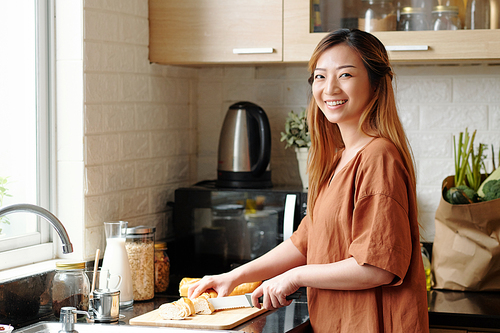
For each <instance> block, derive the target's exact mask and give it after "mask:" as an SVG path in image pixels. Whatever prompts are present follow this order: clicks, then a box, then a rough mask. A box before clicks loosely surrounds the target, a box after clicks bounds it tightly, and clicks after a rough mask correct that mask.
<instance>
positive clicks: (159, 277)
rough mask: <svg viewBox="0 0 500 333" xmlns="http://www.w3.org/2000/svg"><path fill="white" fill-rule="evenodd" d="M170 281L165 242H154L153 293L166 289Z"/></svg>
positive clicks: (162, 291) (168, 260)
mask: <svg viewBox="0 0 500 333" xmlns="http://www.w3.org/2000/svg"><path fill="white" fill-rule="evenodd" d="M169 283H170V259H169V257H168V254H167V242H157V243H155V293H164V292H165V291H167V288H168V285H169Z"/></svg>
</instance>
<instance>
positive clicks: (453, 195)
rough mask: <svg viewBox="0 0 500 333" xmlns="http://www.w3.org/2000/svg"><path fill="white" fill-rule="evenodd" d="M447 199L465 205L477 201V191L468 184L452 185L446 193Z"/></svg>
mask: <svg viewBox="0 0 500 333" xmlns="http://www.w3.org/2000/svg"><path fill="white" fill-rule="evenodd" d="M446 198H447V201H448V202H449V203H451V204H454V205H465V204H470V203H474V202H477V198H478V196H477V193H476V191H474V190H473V189H471V188H469V187H468V186H467V185H460V186H457V187H452V188H450V189H449V190H448V193H447V195H446Z"/></svg>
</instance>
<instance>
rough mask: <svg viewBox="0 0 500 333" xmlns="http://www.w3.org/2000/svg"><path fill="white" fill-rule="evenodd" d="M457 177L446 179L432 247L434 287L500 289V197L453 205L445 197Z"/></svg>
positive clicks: (474, 289)
mask: <svg viewBox="0 0 500 333" xmlns="http://www.w3.org/2000/svg"><path fill="white" fill-rule="evenodd" d="M453 185H454V177H453V176H449V177H447V178H446V179H445V180H444V181H443V191H442V195H441V201H440V202H439V206H438V209H437V211H436V217H435V223H436V235H435V238H434V245H433V248H432V261H431V262H432V273H433V281H432V282H433V288H435V289H451V290H468V291H493V290H496V291H498V290H500V243H499V242H500V199H496V200H491V201H486V202H479V203H472V204H465V205H452V204H450V203H448V202H447V201H446V200H444V198H443V195H444V194H445V193H446V191H447V189H449V188H451V187H453Z"/></svg>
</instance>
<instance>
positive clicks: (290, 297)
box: [259, 291, 302, 303]
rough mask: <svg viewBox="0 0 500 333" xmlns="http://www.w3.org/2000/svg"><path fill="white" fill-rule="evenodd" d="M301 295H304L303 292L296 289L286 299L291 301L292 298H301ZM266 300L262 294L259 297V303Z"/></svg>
mask: <svg viewBox="0 0 500 333" xmlns="http://www.w3.org/2000/svg"><path fill="white" fill-rule="evenodd" d="M300 295H302V293H301V292H300V291H296V292H294V293H293V294H290V295H288V296H287V297H286V300H287V301H290V300H292V299H299V298H300ZM262 302H264V299H263V298H262V296H260V297H259V303H262Z"/></svg>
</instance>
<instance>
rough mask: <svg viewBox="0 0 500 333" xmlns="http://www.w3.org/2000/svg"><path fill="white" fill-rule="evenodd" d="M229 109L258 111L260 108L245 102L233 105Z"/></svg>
mask: <svg viewBox="0 0 500 333" xmlns="http://www.w3.org/2000/svg"><path fill="white" fill-rule="evenodd" d="M229 108H230V109H236V110H238V109H260V107H259V106H258V105H257V104H254V103H252V102H246V101H243V102H237V103H234V104H233V105H231V106H230V107H229Z"/></svg>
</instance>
